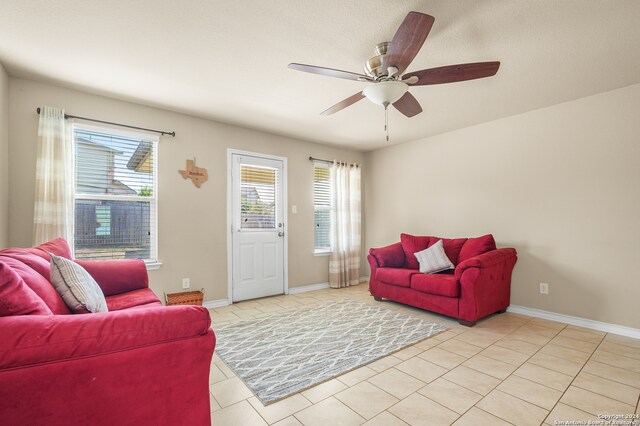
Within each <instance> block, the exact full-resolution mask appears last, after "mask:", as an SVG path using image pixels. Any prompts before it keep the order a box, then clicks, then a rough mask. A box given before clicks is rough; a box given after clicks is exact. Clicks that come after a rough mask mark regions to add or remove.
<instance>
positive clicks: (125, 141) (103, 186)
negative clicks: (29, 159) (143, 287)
mask: <svg viewBox="0 0 640 426" xmlns="http://www.w3.org/2000/svg"><path fill="white" fill-rule="evenodd" d="M73 132H74V158H75V179H76V182H75V183H76V188H75V230H74V251H75V257H76V258H78V259H133V258H141V259H144V260H145V261H146V262H148V263H155V262H157V227H156V224H157V201H158V200H157V143H158V138H156V137H153V136H149V135H141V134H134V133H121V132H119V131H117V132H116V131H114V130H112V129H108V128H97V127H88V126H79V125H76V126H74V129H73Z"/></svg>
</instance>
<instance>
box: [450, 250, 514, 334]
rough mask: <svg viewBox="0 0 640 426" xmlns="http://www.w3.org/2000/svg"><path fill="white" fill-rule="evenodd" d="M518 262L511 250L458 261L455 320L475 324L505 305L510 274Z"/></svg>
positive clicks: (508, 294) (509, 286) (507, 304)
mask: <svg viewBox="0 0 640 426" xmlns="http://www.w3.org/2000/svg"><path fill="white" fill-rule="evenodd" d="M517 260H518V256H517V253H516V250H515V249H512V248H502V249H497V250H492V251H490V252H487V253H483V254H481V255H478V256H475V257H472V258H470V259H467V260H465V261H464V262H460V264H458V266H457V267H456V270H455V277H456V280H458V281H459V282H460V301H459V304H458V318H459V319H462V320H464V321H469V322H475V321H476V320H478V319H480V318H483V317H485V316H487V315H490V314H493V313H495V312H498V311H501V310H503V309H505V308H507V307H508V306H509V302H510V299H511V273H512V272H513V267H514V266H515V264H516V261H517Z"/></svg>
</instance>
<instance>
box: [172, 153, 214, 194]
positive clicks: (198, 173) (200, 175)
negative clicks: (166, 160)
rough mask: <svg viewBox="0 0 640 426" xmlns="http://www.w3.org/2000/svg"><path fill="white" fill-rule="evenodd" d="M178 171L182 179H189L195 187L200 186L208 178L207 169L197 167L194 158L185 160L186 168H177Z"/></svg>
mask: <svg viewBox="0 0 640 426" xmlns="http://www.w3.org/2000/svg"><path fill="white" fill-rule="evenodd" d="M178 173H180V175H182V177H183V178H184V179H191V181H192V182H193V184H194V185H195V186H196V188H200V185H202V184H203V183H204V182H206V181H207V179H209V174H208V173H207V169H204V168H202V167H197V166H196V159H195V158H194V159H193V160H187V169H186V170H178Z"/></svg>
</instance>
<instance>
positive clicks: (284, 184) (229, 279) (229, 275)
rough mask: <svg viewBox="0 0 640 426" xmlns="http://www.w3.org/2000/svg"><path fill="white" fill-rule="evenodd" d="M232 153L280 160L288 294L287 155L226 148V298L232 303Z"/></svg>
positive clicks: (284, 277)
mask: <svg viewBox="0 0 640 426" xmlns="http://www.w3.org/2000/svg"><path fill="white" fill-rule="evenodd" d="M233 155H242V156H245V157H255V158H266V159H269V160H279V161H282V209H283V212H282V213H283V214H282V220H283V221H284V227H283V232H284V247H283V253H282V260H283V262H282V263H283V268H284V271H283V281H284V294H289V214H288V213H289V204H288V202H287V195H288V192H289V190H288V185H287V157H279V156H277V155H271V154H262V153H259V152H252V151H243V150H240V149H234V148H227V232H226V234H227V300H228V301H229V305H231V304H233V228H232V226H233V172H232V169H233Z"/></svg>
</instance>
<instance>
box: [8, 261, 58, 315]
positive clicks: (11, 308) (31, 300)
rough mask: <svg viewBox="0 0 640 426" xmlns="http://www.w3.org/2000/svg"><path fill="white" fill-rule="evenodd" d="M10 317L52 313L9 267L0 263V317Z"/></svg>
mask: <svg viewBox="0 0 640 426" xmlns="http://www.w3.org/2000/svg"><path fill="white" fill-rule="evenodd" d="M12 315H53V313H52V312H51V309H49V308H48V307H47V305H46V304H45V303H44V302H43V301H42V299H40V298H39V297H38V295H37V294H36V293H35V292H34V291H33V290H31V289H30V288H29V286H27V284H25V282H24V280H23V279H22V278H20V276H19V275H18V274H17V273H16V272H15V271H14V270H13V269H11V267H10V266H9V265H7V264H5V263H3V262H0V317H7V316H12Z"/></svg>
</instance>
